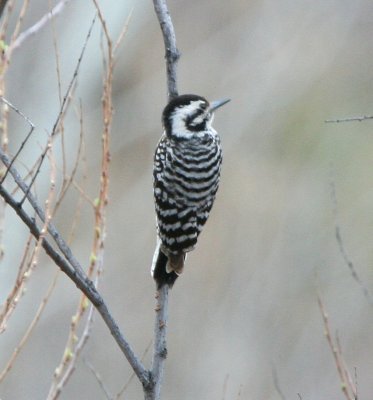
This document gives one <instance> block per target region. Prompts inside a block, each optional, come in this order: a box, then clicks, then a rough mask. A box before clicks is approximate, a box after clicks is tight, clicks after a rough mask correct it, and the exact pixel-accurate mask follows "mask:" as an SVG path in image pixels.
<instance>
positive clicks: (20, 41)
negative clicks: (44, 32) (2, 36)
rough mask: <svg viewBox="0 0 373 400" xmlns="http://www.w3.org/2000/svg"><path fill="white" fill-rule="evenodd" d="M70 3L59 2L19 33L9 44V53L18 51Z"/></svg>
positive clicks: (65, 0) (63, 0)
mask: <svg viewBox="0 0 373 400" xmlns="http://www.w3.org/2000/svg"><path fill="white" fill-rule="evenodd" d="M70 1H71V0H61V1H60V2H58V3H57V4H56V5H55V6H54V7H53V8H52V9H51V10H50V11H49V12H48V13H47V14H45V15H44V16H43V17H41V18H40V19H39V21H38V22H36V23H35V24H34V25H32V26H30V28H27V29H26V30H25V31H23V32H22V33H20V34H19V35H18V36H17V38H16V39H15V40H14V41H13V43H12V44H11V51H13V50H16V49H18V48H19V47H20V46H22V44H23V43H24V41H25V40H27V39H29V38H30V37H31V36H33V35H35V34H36V33H38V32H40V30H41V29H43V28H44V26H45V25H46V24H47V23H48V22H49V21H50V20H51V19H53V18H54V17H56V16H57V15H58V14H60V13H61V12H62V11H63V9H64V8H65V6H66V5H67V4H68V3H69V2H70ZM0 4H1V3H0Z"/></svg>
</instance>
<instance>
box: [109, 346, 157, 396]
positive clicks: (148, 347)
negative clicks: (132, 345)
mask: <svg viewBox="0 0 373 400" xmlns="http://www.w3.org/2000/svg"><path fill="white" fill-rule="evenodd" d="M152 343H153V340H151V341H150V342H149V344H148V345H147V346H146V348H145V350H144V352H143V353H142V355H141V358H140V360H141V362H143V361H144V358H145V356H146V355H147V354H148V351H149V350H150V347H151V346H152ZM135 376H136V374H135V373H134V372H132V374H131V375H130V377H129V378H128V381H127V382H126V383H125V384H124V385H123V387H122V388H121V389H120V390H119V392H118V393H117V394H116V395H115V397H114V398H115V400H119V399H120V398H121V397H122V396H123V394H124V393H125V391H126V390H127V388H128V386H129V385H130V383H131V382H132V380H133V378H134V377H135Z"/></svg>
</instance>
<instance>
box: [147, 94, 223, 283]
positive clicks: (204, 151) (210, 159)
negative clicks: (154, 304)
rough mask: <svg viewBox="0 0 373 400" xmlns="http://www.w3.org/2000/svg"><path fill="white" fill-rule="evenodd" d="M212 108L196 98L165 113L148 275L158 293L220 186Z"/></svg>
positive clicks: (179, 101)
mask: <svg viewBox="0 0 373 400" xmlns="http://www.w3.org/2000/svg"><path fill="white" fill-rule="evenodd" d="M226 102H228V100H223V101H219V102H215V103H211V105H210V104H209V103H208V101H207V100H206V99H205V98H203V97H201V96H196V95H183V96H178V97H176V98H175V99H173V100H172V101H171V102H170V103H169V104H168V105H167V106H166V108H165V109H164V111H163V125H164V129H165V132H164V134H163V136H162V137H161V140H160V142H159V143H158V146H157V149H156V152H155V156H154V171H153V175H154V199H155V210H156V214H157V231H158V245H157V248H156V251H155V254H154V258H153V265H152V275H153V277H154V279H155V280H156V282H157V285H158V288H160V287H161V286H162V285H164V284H168V285H170V286H172V285H173V283H174V282H175V280H176V278H177V276H178V275H180V273H181V272H182V270H183V267H184V260H185V255H186V253H187V252H189V251H191V250H193V249H194V247H195V245H196V243H197V238H198V235H199V234H200V232H201V230H202V227H203V225H204V224H205V222H206V220H207V218H208V216H209V213H210V210H211V208H212V205H213V202H214V199H215V195H216V192H217V190H218V186H219V179H220V167H221V162H222V151H221V147H220V138H219V136H218V134H217V133H216V131H215V130H214V129H213V128H212V126H211V122H212V119H213V111H214V110H215V109H216V108H218V107H220V106H221V105H223V104H225V103H226Z"/></svg>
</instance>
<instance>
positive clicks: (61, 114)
mask: <svg viewBox="0 0 373 400" xmlns="http://www.w3.org/2000/svg"><path fill="white" fill-rule="evenodd" d="M95 21H96V15H95V16H94V17H93V19H92V22H91V25H90V26H89V29H88V33H87V35H86V38H85V41H84V43H83V47H82V50H81V52H80V55H79V58H78V62H77V64H76V67H75V70H74V73H73V76H72V78H71V80H70V83H69V85H68V87H67V90H66V93H65V96H64V98H63V101H62V104H61V107H60V111H59V113H58V116H57V118H56V121H55V123H54V125H53V128H52V132H51V134H50V136H51V137H53V136H54V135H55V134H56V132H57V128H58V126H59V124H60V121H61V118H62V116H63V114H64V112H65V109H66V105H67V104H68V99H69V98H70V94H71V91H72V89H73V86H74V84H75V82H76V79H77V77H78V73H79V68H80V65H81V62H82V60H83V56H84V53H85V50H86V48H87V44H88V41H89V38H90V37H91V33H92V29H93V26H94V24H95ZM45 156H46V152H45V151H44V152H43V153H42V155H41V157H40V162H39V165H38V168H37V169H36V172H35V174H34V176H33V177H32V179H31V182H30V184H29V187H28V189H27V191H26V192H25V195H24V197H23V198H22V200H21V201H20V203H21V204H22V203H23V202H24V201H25V199H26V198H27V194H28V192H29V190H30V189H31V187H32V185H33V184H34V182H35V180H36V178H37V176H38V174H39V172H40V169H41V166H42V164H43V161H44V158H45Z"/></svg>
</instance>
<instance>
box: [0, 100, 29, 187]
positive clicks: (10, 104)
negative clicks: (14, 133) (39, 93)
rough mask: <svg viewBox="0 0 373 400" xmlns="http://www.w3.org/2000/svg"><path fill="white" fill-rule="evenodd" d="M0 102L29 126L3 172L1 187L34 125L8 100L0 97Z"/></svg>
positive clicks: (0, 181)
mask: <svg viewBox="0 0 373 400" xmlns="http://www.w3.org/2000/svg"><path fill="white" fill-rule="evenodd" d="M0 100H1V101H2V102H3V103H5V104H6V105H7V106H9V107H10V108H11V109H12V110H14V111H15V112H16V113H17V114H18V115H20V116H21V117H22V118H23V119H24V120H25V121H26V122H27V123H28V124H29V125H30V130H29V132H28V134H27V135H26V137H25V139H24V140H23V141H22V143H21V145H20V146H19V148H18V150H17V152H16V154H15V155H14V156H13V158H12V161H11V162H10V165H9V167H8V168H7V169H6V170H5V173H4V174H3V176H2V177H1V180H0V185H2V184H3V182H4V180H5V178H6V177H7V174H8V172H9V168H10V167H12V165H13V163H14V161H15V160H16V159H17V157H18V156H19V154H20V153H21V151H22V150H23V148H24V147H25V144H26V142H27V141H28V140H29V138H30V136H31V135H32V132H33V131H34V129H35V125H34V124H33V123H32V121H31V120H30V119H29V118H28V117H27V116H26V115H25V114H23V113H22V112H21V111H20V110H19V109H18V108H17V107H15V106H14V105H13V104H12V103H11V102H10V101H9V100H7V99H5V98H4V97H0Z"/></svg>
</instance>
